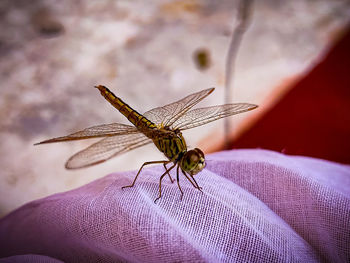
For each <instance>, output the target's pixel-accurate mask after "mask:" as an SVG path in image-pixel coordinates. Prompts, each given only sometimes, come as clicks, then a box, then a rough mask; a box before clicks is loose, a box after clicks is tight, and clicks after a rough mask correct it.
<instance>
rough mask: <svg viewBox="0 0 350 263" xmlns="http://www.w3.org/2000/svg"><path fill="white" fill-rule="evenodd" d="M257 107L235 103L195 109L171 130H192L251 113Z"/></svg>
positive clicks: (178, 120) (176, 122) (179, 120)
mask: <svg viewBox="0 0 350 263" xmlns="http://www.w3.org/2000/svg"><path fill="white" fill-rule="evenodd" d="M257 107H258V106H257V105H254V104H248V103H234V104H225V105H219V106H212V107H206V108H199V109H194V110H191V111H188V112H187V113H186V114H184V115H182V116H181V117H180V118H179V119H177V120H176V121H175V122H174V123H173V125H172V127H171V128H173V129H180V130H186V129H191V128H194V127H197V126H201V125H204V124H207V123H209V122H212V121H215V120H218V119H221V118H225V117H228V116H231V115H235V114H239V113H242V112H246V111H250V110H253V109H255V108H257Z"/></svg>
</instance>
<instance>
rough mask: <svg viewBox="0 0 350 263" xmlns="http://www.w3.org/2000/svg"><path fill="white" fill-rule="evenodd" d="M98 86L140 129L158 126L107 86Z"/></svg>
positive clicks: (105, 96)
mask: <svg viewBox="0 0 350 263" xmlns="http://www.w3.org/2000/svg"><path fill="white" fill-rule="evenodd" d="M96 88H98V89H99V90H100V92H101V94H102V96H103V97H104V98H105V99H106V100H107V101H108V102H109V103H111V104H112V106H113V107H115V108H116V109H117V110H119V112H120V113H121V114H123V115H124V116H125V117H126V118H127V119H128V120H129V121H130V122H131V123H132V124H134V125H135V127H136V128H138V129H139V130H143V129H146V128H156V127H157V126H156V125H155V124H154V123H153V122H151V121H150V120H148V119H147V118H146V117H144V116H143V115H141V114H140V113H138V112H137V111H136V110H134V109H133V108H131V107H130V106H129V105H128V104H126V103H125V102H124V101H122V99H120V98H119V97H117V96H115V95H114V94H113V93H112V92H111V91H110V90H109V89H108V88H107V87H105V86H102V85H99V86H97V87H96Z"/></svg>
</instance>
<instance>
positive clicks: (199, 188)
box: [191, 175, 203, 193]
mask: <svg viewBox="0 0 350 263" xmlns="http://www.w3.org/2000/svg"><path fill="white" fill-rule="evenodd" d="M191 178H192V179H193V182H194V183H195V184H196V186H197V189H198V190H199V191H201V192H202V193H203V191H202V187H200V186H199V185H198V183H197V181H196V180H195V179H194V177H193V175H191Z"/></svg>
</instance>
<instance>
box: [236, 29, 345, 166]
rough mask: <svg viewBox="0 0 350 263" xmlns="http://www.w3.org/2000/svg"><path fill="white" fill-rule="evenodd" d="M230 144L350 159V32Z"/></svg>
mask: <svg viewBox="0 0 350 263" xmlns="http://www.w3.org/2000/svg"><path fill="white" fill-rule="evenodd" d="M230 148H264V149H271V150H275V151H279V152H283V153H286V154H293V155H305V156H312V157H317V158H322V159H327V160H331V161H335V162H341V163H350V31H348V32H347V34H345V36H344V37H343V38H342V39H340V40H339V41H338V42H337V43H336V44H335V46H334V47H333V48H332V49H331V50H330V51H329V53H328V54H327V56H326V57H325V58H324V60H323V61H322V62H321V63H319V64H318V65H317V66H316V67H315V68H314V69H313V70H312V71H311V72H310V73H309V74H308V75H307V76H305V77H304V78H303V79H302V80H300V81H299V82H298V83H297V84H296V85H295V86H294V87H293V88H292V89H291V90H290V91H289V92H288V93H287V94H286V95H285V96H284V97H283V98H282V99H281V101H279V102H278V103H277V104H276V105H275V106H274V107H273V108H272V109H271V110H270V111H269V112H267V113H266V114H265V115H264V116H263V117H262V118H261V119H259V120H258V121H257V122H256V124H254V126H253V127H252V128H251V130H249V131H247V132H246V133H244V134H243V135H242V136H241V137H239V138H238V140H236V141H235V142H234V143H233V144H231V147H230Z"/></svg>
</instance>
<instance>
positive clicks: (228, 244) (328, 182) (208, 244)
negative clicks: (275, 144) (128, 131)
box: [0, 150, 350, 262]
mask: <svg viewBox="0 0 350 263" xmlns="http://www.w3.org/2000/svg"><path fill="white" fill-rule="evenodd" d="M163 170H164V168H163V167H162V166H154V167H151V168H148V169H147V168H146V169H145V170H144V171H143V172H142V174H141V175H140V177H139V179H138V181H137V183H136V185H135V186H134V187H133V188H127V189H123V190H122V189H121V187H122V186H124V185H128V184H129V183H130V182H131V181H132V179H133V177H134V176H135V171H133V172H126V173H116V174H111V175H108V176H105V177H103V178H101V179H98V180H96V181H94V182H92V183H90V184H87V185H85V186H83V187H80V188H78V189H75V190H72V191H69V192H65V193H60V194H55V195H52V196H49V197H46V198H43V199H40V200H36V201H33V202H30V203H28V204H26V205H24V206H22V207H21V208H19V209H17V210H16V211H14V212H12V213H11V214H9V215H8V216H6V217H4V218H3V219H1V220H0V247H1V249H0V256H1V257H9V258H7V259H6V258H4V259H2V260H1V259H0V262H15V260H16V258H17V259H18V260H19V259H21V260H20V261H18V262H26V261H25V259H26V255H28V258H27V259H28V262H29V257H30V258H31V259H32V258H33V257H35V255H37V256H38V257H42V256H43V255H45V256H47V258H45V260H48V261H42V262H50V258H51V259H52V262H58V261H57V260H61V261H64V262H96V261H99V262H116V261H128V262H174V261H179V262H183V261H191V262H193V261H199V262H235V261H236V262H319V261H333V262H346V260H347V259H348V258H350V166H347V165H341V164H336V163H331V162H328V161H324V160H318V159H313V158H308V157H298V156H286V155H283V154H279V153H275V152H271V151H265V150H235V151H227V152H221V153H216V154H212V155H208V156H207V167H206V169H204V170H203V171H202V172H201V173H199V174H197V175H196V180H197V182H198V184H199V185H200V186H201V187H202V191H203V193H201V192H200V191H198V190H197V189H195V188H193V186H192V185H191V184H190V183H189V182H187V180H186V178H184V177H181V178H180V184H181V187H182V189H183V191H184V196H183V199H182V201H180V192H179V190H178V188H177V185H176V183H173V184H172V183H171V182H170V180H169V178H164V180H163V183H162V191H163V194H162V198H161V199H160V200H158V202H157V204H154V202H153V201H154V199H155V197H156V196H157V193H158V182H159V175H161V174H162V172H163ZM29 254H31V255H29ZM49 257H50V258H49ZM9 259H12V261H6V260H9ZM32 262H34V261H32Z"/></svg>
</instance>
